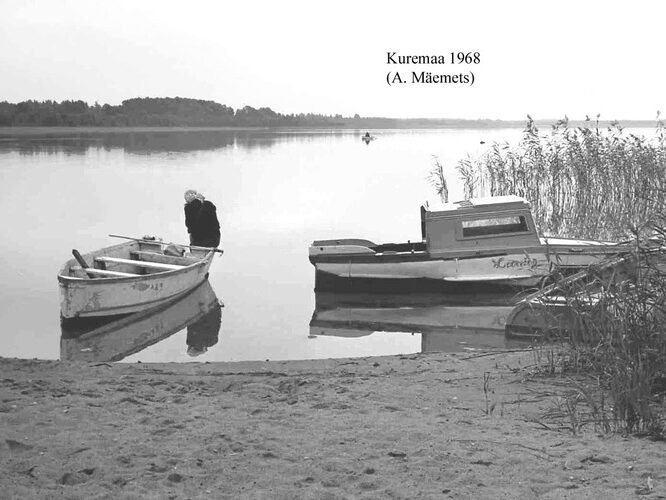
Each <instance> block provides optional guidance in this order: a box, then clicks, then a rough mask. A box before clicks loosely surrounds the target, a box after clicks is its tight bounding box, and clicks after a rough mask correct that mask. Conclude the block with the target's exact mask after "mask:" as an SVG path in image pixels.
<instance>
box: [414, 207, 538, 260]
mask: <svg viewBox="0 0 666 500" xmlns="http://www.w3.org/2000/svg"><path fill="white" fill-rule="evenodd" d="M421 234H422V237H423V242H424V243H425V245H426V248H427V250H428V252H429V253H430V254H431V255H433V254H435V255H437V254H445V253H449V252H460V251H465V250H477V249H478V250H480V249H484V250H489V249H495V248H496V249H503V250H505V249H507V248H512V247H521V248H525V247H530V246H536V245H539V244H540V240H539V236H538V234H537V230H536V227H535V225H534V219H533V218H532V213H531V211H530V206H529V204H528V203H527V202H526V201H525V200H524V199H523V198H521V197H519V196H494V197H490V198H474V199H471V200H465V201H459V202H455V203H446V204H441V205H437V206H428V205H424V206H422V207H421Z"/></svg>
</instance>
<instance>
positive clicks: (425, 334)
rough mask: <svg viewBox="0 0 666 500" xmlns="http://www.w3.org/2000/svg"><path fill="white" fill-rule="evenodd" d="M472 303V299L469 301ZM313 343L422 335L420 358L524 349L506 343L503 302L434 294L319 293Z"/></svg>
mask: <svg viewBox="0 0 666 500" xmlns="http://www.w3.org/2000/svg"><path fill="white" fill-rule="evenodd" d="M470 300H471V299H470ZM315 304H316V305H315V311H314V314H313V315H312V320H311V321H310V337H318V336H336V337H348V338H353V337H363V336H367V335H372V334H377V335H381V332H405V333H411V334H421V352H457V351H464V350H469V349H488V348H495V349H497V348H507V347H516V346H526V345H528V343H529V342H525V341H517V340H512V339H507V338H506V337H505V335H504V325H505V322H506V318H507V316H508V315H509V313H511V311H512V310H513V306H512V305H510V304H508V303H507V302H506V301H504V300H497V301H492V300H491V301H486V302H484V303H474V302H471V301H465V300H464V299H462V298H460V297H458V298H456V299H454V300H453V301H452V299H451V297H446V296H442V295H434V294H409V295H402V294H400V295H398V294H390V295H389V294H335V293H332V292H316V293H315Z"/></svg>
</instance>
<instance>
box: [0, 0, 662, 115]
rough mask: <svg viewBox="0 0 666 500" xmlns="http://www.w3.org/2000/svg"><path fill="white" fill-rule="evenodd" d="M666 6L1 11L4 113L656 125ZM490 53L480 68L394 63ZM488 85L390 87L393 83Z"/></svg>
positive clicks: (154, 6) (237, 5)
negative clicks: (426, 77)
mask: <svg viewBox="0 0 666 500" xmlns="http://www.w3.org/2000/svg"><path fill="white" fill-rule="evenodd" d="M665 19H666V3H664V2H659V1H640V0H632V1H629V0H626V1H623V2H617V1H604V2H602V1H599V2H597V1H583V0H575V1H569V0H557V1H551V2H548V3H546V2H538V1H535V0H532V1H525V2H523V1H510V0H503V1H473V0H472V1H470V0H467V1H461V0H458V1H455V2H451V1H444V0H440V1H417V0H411V1H407V0H405V1H400V2H398V1H370V0H360V1H358V0H357V1H344V0H336V1H335V2H317V1H313V0H310V1H303V2H301V1H291V0H281V1H262V0H254V1H253V0H238V1H234V2H225V1H222V0H216V1H188V2H185V1H171V0H149V1H141V0H128V1H125V0H114V1H110V0H106V1H94V0H74V1H62V0H37V1H30V0H16V1H14V0H0V101H1V100H6V101H9V102H18V101H21V100H26V99H37V100H44V99H55V100H58V101H60V100H63V99H82V100H85V101H87V102H89V103H93V102H95V101H98V102H99V103H110V104H119V103H120V102H121V101H122V100H124V99H128V98H131V97H145V96H150V97H166V96H169V97H173V96H181V97H192V98H199V99H210V100H214V101H217V102H220V103H223V104H227V105H229V106H231V107H233V108H239V107H242V106H245V105H249V106H253V107H262V106H268V107H270V108H272V109H273V110H275V111H278V112H282V113H300V112H314V113H324V114H337V113H340V114H343V115H345V116H347V115H353V114H355V113H358V114H360V115H361V116H390V117H461V118H503V119H511V118H514V119H522V118H524V117H525V115H526V114H528V113H529V114H531V115H532V116H533V117H535V118H553V117H554V118H558V117H561V116H563V115H564V114H567V115H568V116H569V117H570V118H584V116H585V115H586V114H589V115H590V116H594V115H596V114H597V113H600V114H601V116H602V118H606V119H627V118H638V119H652V118H654V117H655V114H656V112H657V110H661V111H662V112H666V63H664V60H663V59H662V58H663V53H664V47H665V46H666V36H665V35H666V29H665V28H666V22H665ZM387 52H396V53H397V54H398V55H440V54H441V55H445V56H446V55H449V54H450V53H451V52H454V53H457V52H464V53H467V52H472V53H473V52H478V53H479V55H480V62H479V64H476V65H451V64H445V65H438V66H424V65H388V64H387ZM396 70H399V71H400V73H401V76H402V77H403V79H409V78H410V77H411V72H412V71H417V72H418V73H420V72H421V71H426V72H428V71H430V72H432V73H433V74H452V75H453V74H456V75H457V74H460V73H463V74H466V75H468V76H470V75H471V73H470V72H472V73H473V74H474V83H473V84H472V85H465V84H419V83H406V84H402V85H400V84H396V85H392V86H389V85H388V84H387V83H386V76H387V73H388V72H389V71H396Z"/></svg>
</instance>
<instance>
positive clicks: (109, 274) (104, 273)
mask: <svg viewBox="0 0 666 500" xmlns="http://www.w3.org/2000/svg"><path fill="white" fill-rule="evenodd" d="M72 271H74V272H77V271H83V272H85V273H86V274H87V275H88V276H90V275H91V274H97V275H99V276H102V277H108V278H133V277H135V276H140V274H134V273H121V272H120V271H107V270H106V269H95V268H93V267H81V266H72Z"/></svg>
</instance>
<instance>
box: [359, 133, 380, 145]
mask: <svg viewBox="0 0 666 500" xmlns="http://www.w3.org/2000/svg"><path fill="white" fill-rule="evenodd" d="M375 139H376V137H375V136H374V135H370V132H366V133H365V135H363V136H362V137H361V140H362V141H363V142H365V143H366V144H368V143H369V142H370V141H374V140H375Z"/></svg>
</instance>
